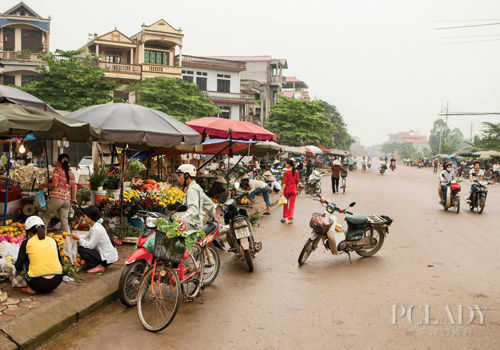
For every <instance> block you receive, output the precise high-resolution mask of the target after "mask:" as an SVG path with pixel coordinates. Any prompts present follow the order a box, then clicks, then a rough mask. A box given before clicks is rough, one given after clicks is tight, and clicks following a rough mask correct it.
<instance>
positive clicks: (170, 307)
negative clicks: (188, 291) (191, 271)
mask: <svg viewBox="0 0 500 350" xmlns="http://www.w3.org/2000/svg"><path fill="white" fill-rule="evenodd" d="M180 302H181V283H180V281H179V277H177V274H176V273H175V272H174V270H172V268H171V267H170V266H167V265H165V264H164V263H161V262H158V263H157V264H156V266H154V265H153V266H151V267H150V268H149V269H148V270H147V271H146V272H145V273H144V276H143V278H142V280H141V284H140V285H139V291H138V294H137V316H139V320H140V321H141V324H142V326H143V327H144V328H146V329H147V330H148V331H150V332H158V331H161V330H162V329H164V328H166V327H167V326H168V325H169V324H170V323H171V322H172V321H173V319H174V318H175V315H176V313H177V310H178V309H179V304H180Z"/></svg>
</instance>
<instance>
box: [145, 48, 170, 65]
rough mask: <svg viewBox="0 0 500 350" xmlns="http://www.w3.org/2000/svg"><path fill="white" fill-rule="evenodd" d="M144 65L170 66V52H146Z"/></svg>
mask: <svg viewBox="0 0 500 350" xmlns="http://www.w3.org/2000/svg"><path fill="white" fill-rule="evenodd" d="M144 63H151V64H161V65H164V66H168V65H169V59H168V52H161V51H153V50H144Z"/></svg>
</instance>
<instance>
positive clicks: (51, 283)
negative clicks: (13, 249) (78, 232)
mask: <svg viewBox="0 0 500 350" xmlns="http://www.w3.org/2000/svg"><path fill="white" fill-rule="evenodd" d="M25 229H26V233H27V234H28V237H29V238H28V239H25V240H24V241H23V242H22V243H21V247H20V248H19V255H18V257H17V260H16V264H15V267H16V270H17V271H18V273H19V272H20V271H23V270H24V272H25V278H26V282H27V283H28V287H25V288H23V292H25V293H27V294H31V295H34V294H37V293H48V292H50V291H52V290H54V289H56V288H57V287H58V286H59V285H60V284H61V282H62V279H63V269H62V265H61V256H60V255H59V248H58V247H57V242H56V240H55V239H54V238H52V237H48V236H45V225H44V223H43V220H42V219H41V218H40V217H38V216H36V215H33V216H30V217H29V218H27V219H26V222H25Z"/></svg>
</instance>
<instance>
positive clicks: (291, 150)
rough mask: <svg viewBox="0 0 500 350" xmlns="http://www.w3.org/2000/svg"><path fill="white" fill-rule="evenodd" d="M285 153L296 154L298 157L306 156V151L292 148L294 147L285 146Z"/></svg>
mask: <svg viewBox="0 0 500 350" xmlns="http://www.w3.org/2000/svg"><path fill="white" fill-rule="evenodd" d="M283 151H284V152H286V153H290V154H296V155H300V156H305V155H306V151H305V150H304V149H300V148H297V147H292V146H283Z"/></svg>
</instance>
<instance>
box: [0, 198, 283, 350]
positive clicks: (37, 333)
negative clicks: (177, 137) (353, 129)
mask: <svg viewBox="0 0 500 350" xmlns="http://www.w3.org/2000/svg"><path fill="white" fill-rule="evenodd" d="M270 200H271V204H272V205H273V206H274V205H276V204H277V202H278V195H276V194H271V195H270ZM246 209H247V210H248V213H249V215H253V214H260V215H259V217H260V218H261V217H262V215H261V213H263V212H264V211H265V209H266V207H265V204H264V201H263V199H262V197H261V196H259V197H257V198H256V200H255V206H254V208H252V209H249V208H248V207H247V208H246ZM217 219H218V220H219V221H220V220H221V218H220V217H217ZM117 248H118V254H119V260H118V262H116V263H114V264H113V265H111V266H110V267H109V268H108V269H107V271H106V272H105V273H104V274H101V275H90V274H87V273H84V272H82V273H80V274H79V277H80V279H81V280H80V281H79V282H70V283H65V282H63V283H61V285H60V286H59V287H58V288H57V289H56V290H55V291H53V292H52V293H49V294H46V295H34V296H30V295H27V294H25V293H23V292H22V291H21V288H12V287H11V286H10V283H9V282H8V281H7V282H2V283H0V290H2V291H4V292H7V293H8V296H9V298H8V299H7V301H5V302H3V303H0V350H3V349H6V350H10V349H30V348H34V347H36V346H37V345H39V344H41V343H42V342H44V341H46V340H48V339H50V338H51V337H53V336H54V335H55V334H57V333H60V332H61V331H64V330H65V329H66V328H68V327H70V326H71V325H72V324H74V323H76V322H78V321H80V320H81V319H82V318H84V317H86V316H88V315H89V314H91V313H92V312H94V311H96V310H98V309H99V308H101V307H102V306H104V305H106V304H109V303H111V302H112V301H114V300H116V299H117V286H118V281H119V279H120V274H121V271H122V269H123V266H124V262H125V259H126V258H127V257H128V256H129V255H130V253H131V252H132V251H133V250H134V246H133V245H123V246H120V247H117Z"/></svg>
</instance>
